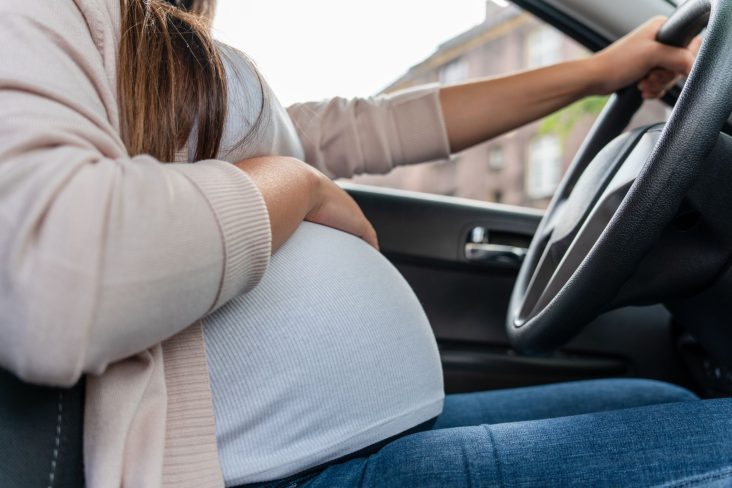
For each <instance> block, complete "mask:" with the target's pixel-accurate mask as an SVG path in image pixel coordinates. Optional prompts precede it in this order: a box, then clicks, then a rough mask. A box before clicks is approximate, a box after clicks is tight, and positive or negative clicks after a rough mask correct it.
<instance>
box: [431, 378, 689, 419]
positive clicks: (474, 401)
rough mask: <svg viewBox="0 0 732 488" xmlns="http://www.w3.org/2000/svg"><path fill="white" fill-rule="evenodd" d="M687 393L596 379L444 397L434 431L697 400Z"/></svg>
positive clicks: (667, 387) (672, 387)
mask: <svg viewBox="0 0 732 488" xmlns="http://www.w3.org/2000/svg"><path fill="white" fill-rule="evenodd" d="M697 399H698V398H697V396H696V395H694V394H693V393H691V392H690V391H689V390H685V389H684V388H681V387H679V386H675V385H671V384H669V383H662V382H660V381H653V380H641V379H602V380H590V381H575V382H570V383H559V384H553V385H544V386H531V387H526V388H513V389H510V390H495V391H486V392H479V393H460V394H453V395H448V396H447V397H446V398H445V406H444V409H443V412H442V414H441V415H440V416H439V417H437V421H436V422H435V424H434V427H433V428H434V429H445V428H450V427H465V426H470V425H482V424H502V423H505V422H519V421H525V420H539V419H548V418H555V417H565V416H569V415H579V414H583V413H592V412H605V411H608V410H618V409H621V408H633V407H642V406H646V405H656V404H660V403H674V402H682V401H688V400H697Z"/></svg>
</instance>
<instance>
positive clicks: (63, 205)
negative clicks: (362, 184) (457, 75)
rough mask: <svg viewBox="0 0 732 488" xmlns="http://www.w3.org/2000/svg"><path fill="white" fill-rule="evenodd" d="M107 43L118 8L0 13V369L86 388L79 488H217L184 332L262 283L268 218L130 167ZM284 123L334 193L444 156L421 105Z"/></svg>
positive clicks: (200, 376) (93, 0)
mask: <svg viewBox="0 0 732 488" xmlns="http://www.w3.org/2000/svg"><path fill="white" fill-rule="evenodd" d="M119 30H120V7H119V1H118V0H54V1H48V0H3V2H1V3H0V337H2V341H0V367H2V368H5V369H8V370H10V371H13V372H14V373H15V374H17V375H18V376H19V377H21V378H23V379H25V380H27V381H30V382H35V383H40V384H49V385H71V384H74V383H75V382H76V381H77V380H78V379H79V378H80V377H81V375H83V374H88V375H89V376H88V383H87V400H86V418H85V438H84V457H85V465H86V468H85V469H86V477H87V483H88V485H89V486H91V487H100V486H101V487H117V486H130V487H147V486H150V487H155V486H160V485H162V484H165V485H166V486H176V487H184V486H191V487H194V486H195V487H203V486H222V484H223V481H222V478H221V474H220V470H219V465H218V458H217V452H216V439H215V429H214V419H213V413H212V406H211V396H210V390H209V380H208V372H207V365H206V357H205V351H204V347H203V338H202V329H201V323H200V321H199V319H200V318H201V317H203V316H205V315H206V314H207V313H208V312H210V311H211V310H213V309H215V308H216V307H218V306H220V305H221V304H223V303H225V302H226V301H227V300H229V299H230V298H232V297H234V296H236V295H238V294H241V293H246V292H247V291H248V290H250V289H251V288H253V287H254V286H256V284H257V283H258V281H259V279H260V278H261V276H262V274H263V273H264V272H265V270H266V268H267V264H268V261H269V255H270V228H269V220H268V214H267V209H266V207H265V205H264V202H263V200H262V197H261V195H260V193H259V191H258V190H257V188H256V186H255V185H254V184H253V182H252V181H251V180H250V178H249V177H248V176H247V175H246V174H245V173H243V172H242V171H240V170H238V169H236V168H235V167H234V166H232V165H230V164H228V163H226V162H224V161H219V160H211V161H202V162H198V163H197V164H179V163H169V164H161V163H160V162H159V161H156V160H155V159H153V158H151V157H149V156H146V155H135V156H130V155H129V154H128V153H127V151H126V149H125V147H124V144H123V143H122V140H121V139H120V135H119V107H118V105H117V96H116V86H115V80H116V62H117V47H118V42H119V35H120V32H119ZM289 113H290V116H291V117H292V118H293V121H294V122H295V125H296V127H297V129H298V135H299V137H300V139H301V141H302V142H303V146H304V148H305V153H306V160H307V161H308V162H309V163H311V164H313V165H315V166H316V167H318V168H319V169H321V170H322V171H324V172H326V173H327V174H329V175H331V176H350V175H353V174H355V173H359V172H386V171H389V170H390V169H391V168H392V167H393V166H395V165H397V164H407V163H412V162H419V161H424V160H429V159H434V158H438V157H445V156H446V155H447V154H448V153H449V144H448V141H447V136H446V131H445V128H444V122H443V120H442V114H441V112H440V105H439V100H438V95H437V90H436V88H434V87H432V88H428V89H424V90H419V91H416V92H412V93H404V94H400V95H397V96H393V97H381V98H373V99H363V100H355V101H346V100H342V99H334V100H331V101H326V102H320V103H312V104H301V105H297V106H294V107H291V108H290V109H289ZM192 323H193V324H194V325H193V326H190V327H188V324H192Z"/></svg>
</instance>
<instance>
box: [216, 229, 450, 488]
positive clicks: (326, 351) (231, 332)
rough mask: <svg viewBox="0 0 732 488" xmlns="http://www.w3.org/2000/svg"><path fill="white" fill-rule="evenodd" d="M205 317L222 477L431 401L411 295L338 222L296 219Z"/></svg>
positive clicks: (428, 344) (335, 453)
mask: <svg viewBox="0 0 732 488" xmlns="http://www.w3.org/2000/svg"><path fill="white" fill-rule="evenodd" d="M204 323H205V327H204V334H205V338H206V350H207V353H208V360H209V368H210V377H211V384H212V392H213V400H214V412H215V416H216V430H217V441H218V447H219V457H220V460H221V464H222V469H223V472H224V478H225V480H226V481H227V484H242V483H250V482H257V481H267V480H272V479H278V478H282V477H285V476H289V475H291V474H294V473H297V472H300V471H303V470H305V469H307V468H309V467H312V466H316V465H319V464H322V463H324V462H327V461H329V460H331V459H335V458H338V457H341V456H343V455H346V454H348V453H350V452H354V451H356V450H359V449H361V448H363V447H366V446H368V445H371V444H373V443H375V442H378V441H380V440H383V439H385V438H388V437H390V436H392V435H395V434H398V433H399V432H402V431H404V430H406V429H408V428H410V427H412V426H414V425H417V424H419V423H422V422H424V421H426V420H428V419H430V418H432V417H434V416H436V415H437V414H439V412H440V410H441V407H442V399H443V396H444V394H443V387H442V372H441V367H440V359H439V354H438V351H437V347H436V344H435V340H434V336H433V333H432V330H431V328H430V326H429V323H428V321H427V318H426V316H425V314H424V312H423V310H422V307H421V306H420V304H419V302H418V300H417V298H416V296H415V295H414V293H413V292H412V290H411V288H410V287H409V286H408V285H407V283H406V282H405V281H404V279H403V278H402V276H401V275H400V274H399V273H398V272H397V270H396V269H395V268H394V267H393V266H392V265H391V264H390V263H389V262H388V261H387V260H386V259H385V258H384V257H383V256H381V255H380V254H379V253H378V252H376V251H374V250H373V249H372V248H370V247H369V246H368V245H366V244H365V243H364V242H363V241H361V240H360V239H357V238H355V237H353V236H350V235H348V234H344V233H342V232H339V231H336V230H333V229H330V228H327V227H322V226H319V225H315V224H310V223H304V224H302V225H301V227H300V228H299V229H298V231H297V232H296V233H295V234H294V235H293V236H292V237H291V238H290V240H289V241H288V242H287V243H286V244H285V245H284V246H283V247H282V248H281V249H280V250H279V251H278V252H277V253H276V254H275V255H274V256H273V257H272V262H271V263H270V267H269V268H268V270H267V273H266V274H265V276H264V278H263V280H262V282H261V283H260V284H259V285H258V286H257V288H255V289H254V290H253V291H252V292H250V293H248V294H246V295H244V296H241V297H239V298H236V299H234V300H232V301H230V302H229V303H227V305H226V306H224V307H223V308H221V309H220V310H218V311H216V312H215V313H214V314H212V315H211V316H209V317H207V318H206V319H205V321H204Z"/></svg>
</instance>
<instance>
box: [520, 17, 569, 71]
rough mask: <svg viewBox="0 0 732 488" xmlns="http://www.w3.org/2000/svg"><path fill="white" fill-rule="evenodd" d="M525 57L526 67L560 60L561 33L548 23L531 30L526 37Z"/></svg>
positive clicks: (544, 64)
mask: <svg viewBox="0 0 732 488" xmlns="http://www.w3.org/2000/svg"><path fill="white" fill-rule="evenodd" d="M526 58H527V59H526V66H527V67H528V68H540V67H542V66H547V65H550V64H555V63H558V62H560V61H562V34H560V33H559V32H558V31H557V30H555V29H553V28H551V27H549V26H548V25H542V26H540V27H537V28H536V29H534V30H532V31H531V32H529V34H528V36H527V38H526Z"/></svg>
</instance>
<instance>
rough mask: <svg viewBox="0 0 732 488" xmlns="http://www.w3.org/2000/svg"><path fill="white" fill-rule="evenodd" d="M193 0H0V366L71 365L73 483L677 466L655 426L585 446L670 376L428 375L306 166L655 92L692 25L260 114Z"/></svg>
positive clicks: (667, 398) (357, 216)
mask: <svg viewBox="0 0 732 488" xmlns="http://www.w3.org/2000/svg"><path fill="white" fill-rule="evenodd" d="M213 3H214V2H213V1H212V0H171V1H169V2H166V1H163V0H73V1H72V0H54V1H53V2H48V1H43V0H3V1H2V2H1V3H0V59H1V60H2V62H1V63H0V259H1V260H2V261H1V262H0V270H1V271H0V334H1V336H2V341H0V366H1V367H2V368H4V369H6V370H9V371H11V372H13V373H14V374H15V375H17V376H18V377H20V378H22V379H23V380H25V381H28V382H32V383H38V384H45V385H67V386H68V385H73V384H74V383H76V382H77V381H78V380H79V379H80V378H81V377H82V376H83V375H86V377H87V390H86V402H85V403H86V404H85V421H84V466H85V468H84V469H85V477H86V483H87V485H88V486H91V487H98V486H102V487H117V486H126V487H127V486H129V487H148V486H149V487H156V486H161V485H163V484H165V485H166V486H175V487H183V486H192V487H194V486H195V487H200V486H223V485H226V486H239V485H250V484H252V485H261V486H332V487H344V486H473V485H475V486H479V485H490V484H500V483H502V482H505V483H506V484H511V483H513V482H516V483H518V482H525V483H527V484H532V483H534V484H537V483H538V484H541V482H542V480H544V481H546V480H548V479H552V480H555V481H556V482H558V483H560V484H567V483H569V482H571V481H573V480H575V481H576V480H584V481H585V482H587V483H593V481H597V480H602V479H605V478H603V477H604V476H616V478H612V479H615V480H616V481H617V483H615V484H616V485H623V484H626V483H623V481H618V480H625V481H627V482H628V483H631V484H632V483H633V482H635V483H638V482H641V481H642V480H643V479H644V478H643V476H645V475H644V474H643V473H644V471H643V469H642V468H643V467H644V466H645V465H644V464H643V463H645V462H648V459H650V458H648V456H651V454H652V460H653V461H654V462H656V463H657V464H659V465H663V466H664V469H663V470H662V471H661V472H660V473H661V474H659V475H658V476H659V477H657V478H648V479H649V480H651V479H652V480H660V481H664V482H666V481H672V480H675V479H680V478H681V477H683V476H685V475H686V474H688V473H687V471H684V469H686V468H684V469H682V468H678V466H687V467H688V464H683V463H681V464H680V463H679V462H677V461H675V460H674V458H673V456H674V455H675V454H676V453H677V452H678V450H677V449H675V448H674V446H673V445H672V444H671V443H665V444H664V443H663V442H660V441H659V442H660V444H659V445H658V446H653V449H654V450H653V451H652V453H651V454H648V453H646V454H647V457H646V458H644V459H645V461H643V463H639V462H638V458H637V457H634V456H632V455H631V454H632V453H631V454H628V456H626V457H623V455H621V454H617V455H616V456H615V457H614V458H613V457H611V456H607V455H603V454H599V453H598V454H593V447H592V445H591V443H592V442H599V443H606V444H607V445H614V444H612V443H613V442H624V444H622V446H625V445H626V444H627V445H628V446H633V445H634V444H635V446H634V449H636V451H635V456H638V451H639V450H641V447H640V445H641V444H643V443H642V442H641V441H639V440H637V439H639V438H642V437H633V436H642V435H643V434H644V431H643V428H645V429H649V427H648V426H646V427H642V426H641V425H640V423H639V424H638V425H636V426H635V427H627V428H625V429H623V427H624V426H625V422H624V421H623V420H622V419H623V418H631V419H642V418H644V417H643V416H644V415H646V414H644V413H643V412H646V410H643V408H639V407H642V406H644V405H651V404H660V403H669V402H680V401H685V400H692V399H693V398H694V396H693V395H692V394H690V393H688V392H686V391H684V390H681V389H679V388H676V387H673V386H670V385H663V384H659V383H653V382H644V381H598V382H587V383H577V384H568V385H556V386H551V387H541V388H529V389H521V390H515V391H508V392H494V393H478V394H468V395H455V396H448V397H446V398H445V396H444V393H443V388H442V373H441V368H440V358H439V355H438V352H437V348H436V346H435V340H434V337H433V335H432V332H431V329H430V326H429V323H428V322H427V319H426V317H425V315H424V313H423V311H422V309H421V307H420V305H419V302H418V301H417V299H416V297H415V296H414V294H413V293H412V291H411V290H410V288H409V287H408V285H407V284H406V282H405V281H404V280H403V279H402V277H401V276H400V275H399V274H398V273H397V271H396V270H395V269H394V268H393V267H392V266H391V265H390V264H389V263H388V262H387V261H386V260H385V259H384V258H383V257H382V256H381V255H380V254H379V253H378V252H377V250H378V242H377V236H376V234H375V232H374V230H373V228H372V227H371V225H370V224H369V222H368V221H367V220H366V218H365V217H364V215H363V214H362V213H361V211H360V209H359V208H358V206H357V205H356V203H355V202H354V201H353V200H352V199H351V198H350V197H349V196H348V195H347V194H346V193H344V192H343V191H342V190H340V189H339V188H338V187H337V186H336V185H335V184H334V183H332V181H331V178H333V177H349V176H352V175H354V174H358V173H362V172H370V173H385V172H388V171H389V170H391V169H392V168H394V167H395V166H397V165H403V164H411V163H418V162H422V161H428V160H433V159H436V158H443V157H447V156H448V155H449V154H450V153H451V152H456V151H460V150H462V149H464V148H467V147H469V146H472V145H474V144H477V143H480V142H482V141H485V140H487V139H490V138H491V137H494V136H497V135H499V134H501V133H504V132H506V131H510V130H512V129H514V128H516V127H518V126H520V125H522V124H525V123H527V122H529V121H532V120H535V119H537V118H540V117H542V116H544V115H546V114H549V113H551V112H553V111H555V110H557V109H559V108H561V107H563V106H565V105H567V104H569V103H571V102H573V101H575V100H577V99H579V98H581V97H583V96H586V95H589V94H605V93H611V92H613V91H615V90H616V89H618V88H620V87H622V86H625V85H627V84H630V83H633V82H635V81H637V80H639V79H642V80H643V81H641V82H640V88H641V90H642V92H643V95H644V96H645V97H646V98H653V97H658V96H660V95H661V94H662V93H663V92H664V90H665V89H666V88H667V87H668V86H669V85H670V84H671V83H673V82H674V80H675V79H676V77H677V76H679V75H683V74H686V73H687V72H688V71H689V69H690V68H691V66H692V63H693V60H694V53H693V48H692V49H677V48H671V47H668V46H663V45H660V44H658V43H656V42H655V41H654V37H655V34H656V32H657V30H658V28H659V26H660V25H661V23H662V21H663V20H662V19H653V20H651V21H649V22H648V23H647V24H645V25H643V26H642V27H640V28H639V29H638V30H637V31H635V32H633V33H631V34H630V35H628V36H627V37H626V38H624V39H622V40H620V41H619V42H618V43H616V44H614V45H613V46H611V47H609V48H608V49H606V50H605V51H602V52H600V53H599V54H596V55H594V56H592V57H589V58H587V59H584V60H580V61H575V62H569V63H564V64H561V65H557V66H553V67H548V68H544V69H540V70H536V71H530V72H526V73H520V74H516V75H512V76H508V77H505V78H497V79H490V80H477V81H474V82H469V83H465V84H461V85H456V86H447V87H439V86H425V87H422V88H419V89H416V90H412V91H408V92H403V93H397V94H394V95H390V96H385V97H377V98H369V99H357V100H343V99H333V100H328V101H324V102H318V103H304V104H299V105H295V106H292V107H289V108H287V109H285V108H283V107H282V106H281V105H280V104H279V103H278V101H277V98H276V96H275V94H273V93H272V92H271V91H270V89H269V87H268V86H267V84H266V83H265V82H264V81H263V78H262V77H261V76H260V74H259V73H258V72H257V70H256V69H255V68H254V67H253V65H252V64H251V63H250V62H249V61H248V60H247V58H246V57H245V56H244V55H242V54H241V53H239V52H237V51H236V50H234V49H232V48H230V47H227V46H224V45H220V44H216V43H214V42H213V41H212V39H211V34H210V31H209V30H210V20H211V16H212V15H213V10H214V5H213ZM283 42H285V40H284V39H283ZM288 42H290V41H288ZM293 76H297V73H293ZM190 163H195V164H190ZM629 407H636V408H634V409H633V410H627V411H625V412H630V413H626V414H625V415H627V416H628V417H620V416H618V415H619V414H618V411H617V409H621V408H629ZM646 408H649V407H646ZM659 408H660V407H659ZM612 410H615V411H614V412H613V411H612ZM605 411H607V412H606V413H604V414H599V417H592V418H593V419H595V418H597V419H601V420H597V421H594V422H590V421H588V419H587V417H586V416H583V415H581V414H587V413H593V412H605ZM61 414H62V412H60V413H59V415H61ZM613 415H616V416H615V417H613ZM634 415H635V417H634ZM571 416H574V417H571ZM557 417H563V418H562V419H557ZM541 419H545V420H541ZM552 419H553V420H552ZM519 421H522V422H520V423H511V422H519ZM524 421H533V422H524ZM558 421H561V423H559V424H558V423H557V422H558ZM588 422H589V424H588ZM668 428H669V429H672V428H673V426H669V427H668ZM646 434H647V432H646ZM634 439H635V440H634ZM572 446H576V447H577V449H578V452H579V453H581V454H582V455H583V456H584V457H582V456H580V457H576V456H575V457H573V456H572V455H570V454H571V453H573V452H575V451H574V450H573V449H572ZM619 446H620V445H619ZM622 446H621V447H622ZM621 447H617V449H615V450H614V451H613V452H616V453H617V452H621V453H622V452H624V451H623V449H621ZM626 447H627V446H626ZM649 449H651V448H650V447H649ZM631 451H632V449H631ZM649 452H651V451H649ZM551 470H554V471H551ZM609 472H611V473H612V474H608V473H609ZM552 473H553V474H552ZM618 473H620V474H618ZM562 476H564V478H562ZM617 476H627V477H626V478H617ZM608 479H610V478H608ZM50 480H51V484H53V481H54V477H53V475H52V476H50ZM532 480H533V481H532Z"/></svg>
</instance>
